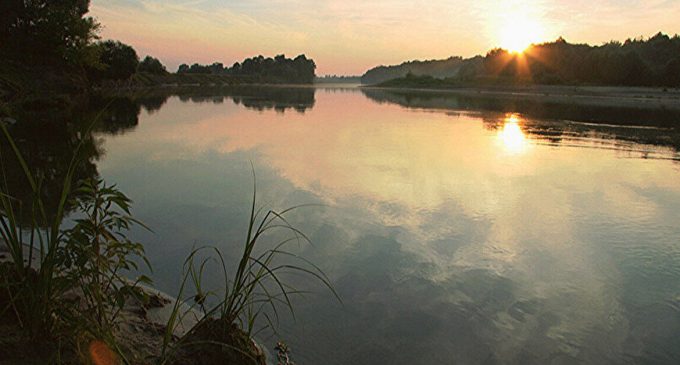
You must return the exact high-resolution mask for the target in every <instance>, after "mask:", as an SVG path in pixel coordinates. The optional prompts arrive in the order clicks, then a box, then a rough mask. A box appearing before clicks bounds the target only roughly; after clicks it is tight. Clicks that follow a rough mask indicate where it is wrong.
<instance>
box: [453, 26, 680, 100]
mask: <svg viewBox="0 0 680 365" xmlns="http://www.w3.org/2000/svg"><path fill="white" fill-rule="evenodd" d="M458 77H459V78H460V79H461V80H469V81H475V80H494V79H499V80H505V81H509V82H526V83H536V84H558V85H560V84H585V85H612V86H668V87H677V86H680V36H678V35H675V36H673V37H670V36H668V35H665V34H663V33H658V34H656V35H654V36H653V37H651V38H649V39H640V38H638V39H628V40H626V41H625V42H623V43H621V42H616V41H612V42H608V43H605V44H603V45H601V46H590V45H587V44H572V43H568V42H567V41H566V40H564V39H563V38H559V39H558V40H556V41H554V42H550V43H543V44H538V45H534V46H531V47H529V48H528V49H527V50H526V51H525V52H524V53H520V54H513V53H511V52H508V51H506V50H503V49H494V50H492V51H490V52H489V53H488V54H487V55H486V57H484V59H483V60H481V61H477V62H469V63H467V64H465V65H463V67H462V68H461V70H460V73H459V76H458Z"/></svg>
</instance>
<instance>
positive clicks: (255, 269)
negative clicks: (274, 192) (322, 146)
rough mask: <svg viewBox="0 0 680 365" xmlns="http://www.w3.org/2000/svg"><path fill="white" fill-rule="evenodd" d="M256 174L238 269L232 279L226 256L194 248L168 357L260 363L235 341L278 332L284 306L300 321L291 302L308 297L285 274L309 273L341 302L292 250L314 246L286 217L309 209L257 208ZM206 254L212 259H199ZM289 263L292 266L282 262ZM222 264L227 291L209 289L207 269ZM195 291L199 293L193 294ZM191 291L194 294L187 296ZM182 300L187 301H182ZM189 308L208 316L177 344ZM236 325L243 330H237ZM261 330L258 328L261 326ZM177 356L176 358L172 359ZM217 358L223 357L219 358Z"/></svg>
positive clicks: (169, 332)
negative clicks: (273, 237)
mask: <svg viewBox="0 0 680 365" xmlns="http://www.w3.org/2000/svg"><path fill="white" fill-rule="evenodd" d="M255 184H256V183H255V176H254V173H253V197H252V205H251V210H250V217H249V222H248V230H247V233H246V238H245V241H244V245H243V250H242V251H241V255H240V258H239V262H238V266H237V267H236V270H235V271H234V273H233V274H232V275H231V276H230V275H229V270H228V269H227V264H226V261H225V258H224V255H223V254H222V252H221V251H220V250H219V249H218V248H216V247H201V248H197V249H194V250H193V251H192V252H191V254H190V255H189V256H188V258H187V259H186V261H185V263H184V275H183V277H182V281H181V285H180V289H179V293H178V295H177V298H178V300H177V302H176V304H175V307H174V310H173V315H172V316H171V317H170V319H169V321H168V324H167V326H166V333H165V338H164V343H163V351H162V358H170V359H172V358H175V357H177V355H176V354H178V353H179V354H182V355H179V356H180V357H181V358H183V359H184V360H185V361H188V360H189V359H191V358H195V357H196V354H197V353H199V354H201V356H200V358H201V359H205V358H211V357H215V356H218V357H219V356H227V357H228V358H236V359H241V360H242V361H245V360H246V359H247V360H248V361H249V362H250V363H254V364H259V363H261V361H262V360H261V358H260V357H259V356H258V354H257V353H256V352H254V351H253V350H252V348H249V347H246V350H247V351H244V349H243V347H242V346H240V347H239V346H235V344H234V342H233V341H232V340H231V339H233V338H234V336H236V337H237V338H238V335H235V334H237V333H238V332H239V331H241V332H243V334H244V335H245V336H247V337H248V338H251V337H252V336H254V335H256V334H258V333H260V332H261V331H263V330H267V329H269V330H272V331H273V332H276V327H277V325H278V321H279V316H280V309H281V307H283V308H284V309H286V310H287V311H289V312H290V314H291V315H292V316H293V317H294V316H295V311H294V308H293V304H292V302H291V297H292V296H295V295H302V294H304V293H305V292H304V291H301V290H297V289H296V288H295V287H293V286H291V285H289V284H287V283H286V282H285V280H283V278H282V275H285V274H287V273H294V272H297V273H303V274H305V275H308V276H310V277H312V278H314V279H316V280H317V281H319V282H320V283H321V284H322V285H323V286H325V287H326V288H328V289H329V290H330V291H331V292H332V293H333V295H335V297H336V298H337V299H338V301H340V297H339V296H338V295H337V293H336V292H335V290H334V289H333V287H332V286H331V284H330V280H329V279H328V277H327V276H326V275H325V274H324V272H323V271H322V270H321V269H320V268H319V267H317V266H316V265H314V264H313V263H311V262H310V261H308V260H306V259H304V258H303V257H301V256H298V255H296V254H294V253H292V252H291V251H289V250H287V246H288V245H289V244H292V243H297V244H298V245H299V244H301V243H302V242H307V243H311V242H310V240H309V239H308V237H307V236H306V235H305V234H304V233H302V232H301V231H300V230H299V229H297V228H295V227H294V226H292V225H291V224H290V223H289V221H288V220H287V219H286V214H288V213H290V212H291V211H294V210H296V209H299V208H302V207H304V206H296V207H292V208H289V209H285V210H283V211H279V212H277V211H274V210H267V211H266V212H265V209H264V207H260V208H257V209H256V202H257V193H256V192H257V186H256V185H255ZM275 231H283V233H284V234H287V236H288V237H285V238H282V239H280V240H279V241H278V242H277V243H276V244H274V245H273V246H272V247H271V248H268V249H266V250H264V251H263V252H262V253H259V254H255V248H256V247H258V246H259V243H260V242H261V241H262V240H263V239H264V238H265V237H266V236H268V235H270V234H274V233H275ZM204 252H207V253H208V257H207V258H202V259H199V257H200V255H201V254H202V253H204ZM283 258H285V259H286V260H289V261H292V263H290V262H287V261H286V262H281V260H280V259H283ZM210 263H216V264H217V268H218V270H219V271H220V272H221V275H222V278H221V279H222V281H223V282H224V287H222V288H212V289H206V288H205V286H204V282H203V279H204V273H205V271H206V268H207V265H208V264H210ZM191 289H193V290H191ZM187 291H189V292H187ZM179 299H181V300H179ZM183 304H186V305H188V306H189V307H190V308H191V309H192V310H193V309H198V310H200V312H201V314H202V315H203V316H202V318H201V319H200V320H199V321H198V323H197V324H196V325H195V326H194V327H193V328H192V329H191V330H189V331H188V332H187V333H186V334H185V335H184V336H183V337H182V338H180V339H179V340H178V341H176V342H174V343H173V342H172V341H171V339H172V333H173V332H174V328H175V327H176V326H177V325H178V323H180V322H181V321H182V316H186V315H189V312H188V311H184V312H182V311H181V310H180V307H181V306H182V305H183ZM235 324H236V325H237V326H235ZM258 324H259V325H260V327H259V328H257V327H256V326H257V325H258ZM169 354H175V355H169ZM216 354H217V355H216Z"/></svg>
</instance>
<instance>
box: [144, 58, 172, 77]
mask: <svg viewBox="0 0 680 365" xmlns="http://www.w3.org/2000/svg"><path fill="white" fill-rule="evenodd" d="M137 71H138V72H146V73H150V74H154V75H165V74H167V73H168V70H166V69H165V66H163V64H162V63H161V61H160V60H159V59H158V58H154V57H151V56H146V57H144V59H143V60H142V62H140V63H139V66H137Z"/></svg>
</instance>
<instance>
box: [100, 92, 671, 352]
mask: <svg viewBox="0 0 680 365" xmlns="http://www.w3.org/2000/svg"><path fill="white" fill-rule="evenodd" d="M126 102H127V103H129V102H130V101H126ZM116 103H118V104H120V100H119V102H116ZM116 103H114V104H113V105H114V106H113V107H112V108H113V109H115V108H116V105H118V104H116ZM135 103H136V104H135ZM122 105H123V106H124V105H127V104H125V103H123V104H122ZM135 108H136V109H135ZM128 109H129V110H128V111H126V109H125V107H121V108H120V110H121V111H120V112H119V114H116V113H113V115H112V116H108V118H109V119H110V120H111V121H117V122H121V121H123V124H124V125H125V126H124V127H122V128H110V130H107V129H106V128H103V129H100V130H99V131H98V132H97V133H96V134H95V137H96V139H97V140H96V143H95V145H96V149H97V151H98V152H97V153H96V155H97V158H98V160H93V161H94V162H93V165H94V167H93V169H95V170H96V171H98V173H99V174H100V175H101V176H102V177H103V178H104V179H105V180H106V181H107V182H109V183H116V184H117V185H118V186H119V187H120V189H121V190H122V191H124V192H125V193H126V194H128V195H129V196H130V197H131V198H132V199H133V200H134V202H135V204H134V207H133V210H134V213H135V216H136V217H137V218H139V219H140V220H141V221H143V222H145V223H146V224H147V225H148V226H150V227H151V228H152V229H153V231H154V233H150V232H143V231H141V230H135V231H134V232H133V235H134V237H135V238H136V239H138V240H140V241H142V242H144V243H145V245H146V248H147V254H148V256H149V258H150V260H151V263H152V264H153V267H154V272H153V275H152V276H153V278H154V280H155V281H156V285H157V286H158V287H159V288H160V289H162V290H165V291H167V292H169V293H171V294H172V293H174V292H175V291H176V290H177V287H178V284H179V278H180V274H181V265H182V262H183V260H184V258H185V257H186V255H187V253H188V252H189V251H190V250H191V248H192V247H194V246H202V245H214V246H217V247H219V248H220V249H222V250H223V251H224V252H225V254H226V256H227V259H228V261H229V262H231V263H233V264H232V265H236V257H237V256H236V253H237V252H238V249H239V247H240V245H241V244H242V242H243V240H244V239H245V235H246V229H247V226H246V225H247V219H248V214H249V208H250V202H251V198H252V190H253V177H252V171H251V163H252V165H253V167H254V171H255V174H256V177H257V194H258V204H260V205H265V206H266V207H268V208H272V209H278V210H282V209H285V208H287V207H290V206H294V205H298V204H312V206H308V207H304V208H301V209H298V210H296V211H293V212H291V213H290V215H289V221H290V223H291V224H292V225H294V226H295V227H297V228H299V229H300V230H301V231H302V232H304V233H305V234H307V235H308V236H309V238H310V239H311V241H312V243H313V244H312V245H309V244H304V243H303V244H300V245H299V246H298V245H297V243H296V244H294V247H293V248H292V249H293V250H294V251H295V252H297V253H299V254H300V255H302V256H303V257H305V258H307V259H309V260H310V261H312V262H313V263H315V264H316V265H318V266H319V267H320V268H321V269H323V270H324V271H325V272H326V274H327V275H328V276H329V278H330V280H331V282H332V285H333V287H334V288H335V289H336V290H337V292H338V294H339V295H340V297H341V299H342V304H341V303H339V302H338V301H337V300H335V299H334V297H333V296H332V295H331V294H330V292H329V291H328V290H326V289H324V287H323V286H321V285H317V284H316V283H315V281H314V280H312V279H310V278H309V277H304V276H290V277H289V278H288V280H289V282H291V283H294V284H296V285H299V287H301V288H306V289H310V290H311V291H313V293H311V294H306V295H305V296H304V297H302V298H297V299H295V300H294V304H295V314H296V318H295V321H294V320H293V319H292V318H290V317H291V316H286V315H284V314H283V313H282V318H281V324H280V327H279V333H278V334H276V335H267V334H264V333H263V334H262V335H261V336H260V338H261V341H262V342H263V343H265V344H266V345H267V346H268V347H269V348H270V351H271V350H272V348H273V344H274V343H275V341H276V340H277V339H283V340H284V341H286V342H287V343H288V344H289V345H290V346H291V347H292V357H293V359H294V360H295V361H296V362H297V363H298V364H300V365H302V364H501V363H503V364H574V363H591V364H605V363H616V364H623V363H650V364H652V363H667V364H677V363H680V154H679V153H678V148H680V138H679V134H678V125H680V124H679V123H680V119H678V113H677V112H672V111H665V110H661V111H659V110H646V111H645V110H619V109H615V108H603V107H595V106H592V107H583V108H579V107H576V106H573V105H540V104H538V105H534V104H531V103H528V102H516V101H512V100H505V101H502V100H493V99H488V98H487V99H471V98H464V97H460V96H454V95H446V94H437V93H421V94H418V93H405V92H402V93H399V92H389V91H380V90H364V91H362V90H359V89H356V88H354V89H353V88H317V89H313V88H295V89H285V88H269V89H267V88H264V89H243V90H238V89H237V90H228V91H225V90H218V91H214V90H202V91H201V92H185V93H178V95H173V96H164V97H149V98H146V99H144V98H140V99H138V100H137V99H135V100H133V101H132V103H131V106H130V107H129V108H128ZM130 113H132V114H133V115H130ZM126 118H127V119H126ZM281 234H283V233H281ZM281 237H283V236H281ZM281 237H278V236H277V233H273V235H272V236H271V237H270V238H269V239H268V240H265V241H264V243H263V245H264V246H266V245H267V244H269V243H273V242H275V241H276V239H279V238H281ZM218 281H219V280H218V278H217V276H215V277H213V278H208V279H206V282H207V283H212V285H218V286H219V285H220V284H219V283H218Z"/></svg>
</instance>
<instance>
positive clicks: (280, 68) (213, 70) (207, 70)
mask: <svg viewBox="0 0 680 365" xmlns="http://www.w3.org/2000/svg"><path fill="white" fill-rule="evenodd" d="M315 70H316V64H315V63H314V60H312V59H309V58H307V57H306V56H305V55H303V54H302V55H299V56H297V57H295V58H294V59H291V58H286V56H285V55H278V56H276V57H274V58H271V57H267V58H265V57H263V56H257V57H252V58H246V59H245V60H243V62H241V63H239V62H236V63H234V64H233V65H232V66H231V67H228V66H227V67H225V66H224V65H223V64H222V63H220V62H215V63H213V64H211V65H200V64H198V63H194V64H193V65H191V66H189V65H187V64H181V65H180V66H179V68H178V69H177V73H178V74H185V73H186V74H214V75H220V74H223V75H232V76H246V77H249V78H252V79H254V80H256V81H264V82H276V83H312V82H314V77H315Z"/></svg>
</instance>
